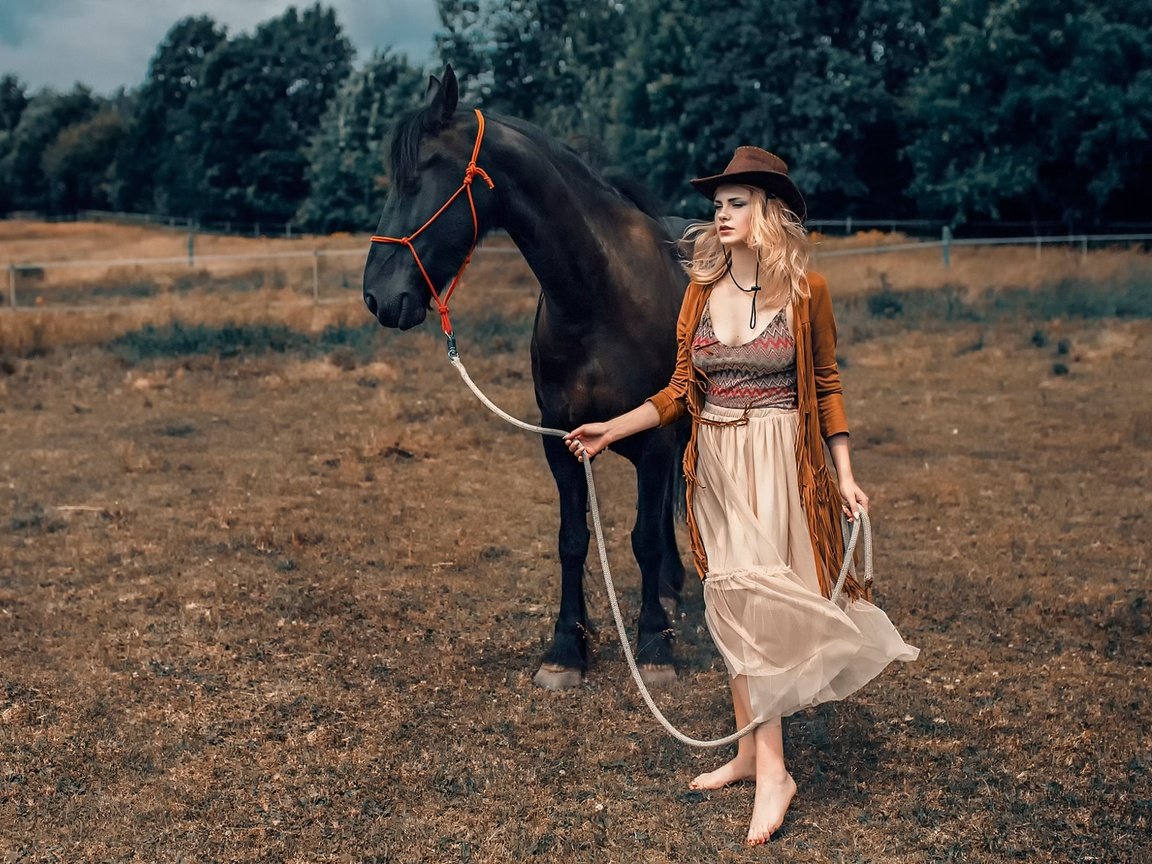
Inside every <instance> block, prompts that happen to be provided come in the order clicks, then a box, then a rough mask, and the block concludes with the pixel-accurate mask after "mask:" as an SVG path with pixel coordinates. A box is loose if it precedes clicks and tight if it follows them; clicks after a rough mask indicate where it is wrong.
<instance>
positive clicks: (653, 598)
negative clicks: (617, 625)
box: [632, 430, 684, 684]
mask: <svg viewBox="0 0 1152 864" xmlns="http://www.w3.org/2000/svg"><path fill="white" fill-rule="evenodd" d="M675 460H676V449H675V446H674V442H673V438H672V435H671V434H670V432H667V431H664V430H661V431H659V432H652V433H650V434H649V435H648V436H645V440H644V441H643V442H642V444H641V446H640V448H639V451H638V452H637V453H636V454H635V459H634V460H633V461H634V462H635V465H636V524H635V526H634V527H633V529H632V552H633V554H634V555H635V556H636V563H637V564H639V565H640V580H641V581H640V584H641V595H640V618H639V621H638V622H637V628H636V629H637V631H638V634H639V635H638V636H637V644H636V664H637V665H638V666H639V667H640V675H641V677H642V678H643V679H644V681H645V682H646V683H648V684H664V683H667V682H669V681H673V680H675V678H676V667H675V666H674V665H673V657H672V638H673V631H672V628H671V626H670V625H669V622H668V615H667V613H666V612H665V609H664V606H663V605H662V604H661V602H660V595H661V588H662V587H664V588H665V590H667V588H669V587H672V586H670V585H665V583H668V582H672V583H673V584H674V586H675V588H676V589H677V591H676V599H677V600H679V590H678V589H679V587H680V584H682V583H683V581H684V568H683V565H682V564H681V562H680V560H679V554H678V553H677V552H676V544H675V540H674V539H672V538H669V536H668V531H669V530H670V529H671V527H672V526H671V520H670V514H669V511H670V509H671V503H672V502H671V487H672V465H673V464H674V462H675ZM670 539H671V542H669V540H670ZM669 547H671V549H669ZM670 554H671V555H672V556H675V557H674V560H668V559H669V555H670ZM677 572H678V574H679V578H678V579H677V578H676V577H675V576H674V575H672V574H676V573H677ZM670 575H671V578H670Z"/></svg>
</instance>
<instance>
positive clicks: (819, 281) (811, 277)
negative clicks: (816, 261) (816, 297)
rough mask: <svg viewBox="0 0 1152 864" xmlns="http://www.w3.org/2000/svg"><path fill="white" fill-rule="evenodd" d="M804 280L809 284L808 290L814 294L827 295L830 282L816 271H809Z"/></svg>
mask: <svg viewBox="0 0 1152 864" xmlns="http://www.w3.org/2000/svg"><path fill="white" fill-rule="evenodd" d="M804 278H805V280H807V282H808V290H809V291H811V292H812V293H816V292H817V291H821V292H824V293H827V291H828V280H827V279H825V278H824V277H823V275H821V274H820V273H817V272H816V271H815V270H809V271H808V272H807V273H805V274H804Z"/></svg>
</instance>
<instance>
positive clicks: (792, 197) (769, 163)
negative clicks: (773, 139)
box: [691, 147, 808, 222]
mask: <svg viewBox="0 0 1152 864" xmlns="http://www.w3.org/2000/svg"><path fill="white" fill-rule="evenodd" d="M691 182H692V185H693V186H695V187H696V191H698V192H699V193H700V194H701V195H703V196H705V197H706V198H711V197H712V196H714V195H715V194H716V189H717V187H719V186H724V185H725V184H729V183H732V184H735V185H737V186H755V187H756V188H757V189H763V190H764V191H765V192H767V193H768V194H769V195H771V196H772V197H773V198H779V199H780V200H781V201H783V202H784V206H786V207H787V208H788V209H789V210H791V211H792V212H793V213H795V214H796V215H797V216H799V217H800V221H801V222H803V221H804V220H805V218H807V216H808V208H807V207H806V206H805V204H804V196H803V195H801V194H800V190H799V189H797V188H796V184H795V183H793V182H792V178H791V177H789V176H788V165H787V164H786V163H785V162H784V160H783V159H781V158H780V157H779V156H777V155H776V154H775V153H769V152H768V151H767V150H762V149H761V148H759V147H737V148H736V152H735V153H733V154H732V161H731V162H729V163H728V167H727V168H725V169H724V173H723V174H713V175H712V176H711V177H697V178H696V179H695V180H693V181H691Z"/></svg>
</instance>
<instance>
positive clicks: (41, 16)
mask: <svg viewBox="0 0 1152 864" xmlns="http://www.w3.org/2000/svg"><path fill="white" fill-rule="evenodd" d="M310 5H312V0H301V2H296V3H292V2H289V0H0V75H3V74H5V73H9V72H11V73H15V74H16V76H17V77H18V78H19V79H20V80H21V81H22V82H23V83H24V85H25V86H26V87H28V88H29V89H31V90H36V89H39V88H40V87H52V88H55V89H57V90H67V89H70V88H71V87H72V85H73V84H74V83H76V82H77V81H79V82H81V83H82V84H86V85H88V86H89V87H91V88H92V89H93V90H94V91H96V92H97V93H102V94H108V93H111V92H112V91H113V90H115V89H116V88H117V87H121V86H124V87H135V86H137V85H139V84H141V83H143V81H144V75H145V74H146V73H147V71H148V61H149V60H150V59H151V58H152V55H153V54H154V53H155V51H156V48H157V47H158V46H159V44H160V41H161V40H162V39H163V38H164V35H165V34H166V33H167V32H168V31H169V30H170V29H171V28H172V25H173V24H175V23H176V22H177V21H179V20H180V19H181V18H184V17H186V16H188V15H209V16H211V17H212V18H213V19H215V20H216V21H217V22H218V23H220V24H223V25H224V26H225V27H227V28H228V33H229V35H235V34H236V33H239V32H242V31H243V32H251V30H252V28H253V27H254V26H255V25H257V24H259V23H260V22H262V21H267V20H268V19H269V18H275V17H277V16H278V15H280V14H281V13H283V12H284V10H285V9H287V8H288V7H289V6H295V7H296V8H297V9H303V8H306V7H307V6H310ZM322 5H325V6H331V7H332V8H334V9H335V10H336V17H337V19H338V20H339V21H340V24H341V26H342V27H343V28H344V33H345V35H346V36H347V37H348V38H349V39H350V40H351V41H352V44H353V45H354V46H355V47H356V52H357V55H356V56H357V60H358V61H363V60H364V59H365V58H366V57H368V56H369V55H370V54H371V53H372V51H373V49H376V48H381V49H382V48H387V47H391V48H392V49H393V51H394V52H396V53H400V54H407V55H408V59H409V60H411V61H412V62H413V63H414V64H415V65H417V66H421V67H422V66H424V65H425V64H427V63H428V62H429V61H430V60H431V57H432V50H433V47H434V46H433V34H434V33H435V32H436V30H437V29H438V28H439V19H438V18H437V17H436V3H435V0H324V3H323V4H322Z"/></svg>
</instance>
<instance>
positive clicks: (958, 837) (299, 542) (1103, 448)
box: [0, 298, 1152, 864]
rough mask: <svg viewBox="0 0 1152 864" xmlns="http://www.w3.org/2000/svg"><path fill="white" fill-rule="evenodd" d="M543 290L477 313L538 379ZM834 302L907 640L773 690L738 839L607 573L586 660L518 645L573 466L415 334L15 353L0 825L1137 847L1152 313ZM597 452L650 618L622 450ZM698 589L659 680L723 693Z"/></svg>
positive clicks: (550, 573) (14, 849) (892, 847)
mask: <svg viewBox="0 0 1152 864" xmlns="http://www.w3.org/2000/svg"><path fill="white" fill-rule="evenodd" d="M530 306H531V300H530V298H528V299H526V300H525V301H524V302H522V303H520V304H518V305H517V304H511V306H510V308H509V312H508V314H509V316H510V318H511V319H512V320H513V321H514V323H515V322H519V324H517V326H516V327H513V328H512V329H511V332H512V334H513V335H512V336H510V337H508V338H506V339H504V340H503V341H502V342H501V345H502V346H503V348H504V349H506V350H501V346H500V345H498V346H496V347H493V345H491V344H489V345H487V346H485V348H484V350H480V349H479V346H476V345H475V343H470V342H469V337H468V333H467V332H466V331H465V330H463V329H461V347H462V350H463V352H464V359H465V361H466V362H467V363H468V364H469V369H470V371H471V372H472V374H473V377H475V378H476V379H477V380H478V381H479V382H480V383H481V384H482V385H484V386H485V387H486V388H487V389H489V390H490V392H491V395H492V396H493V397H494V398H495V399H496V400H497V401H498V402H499V403H501V404H502V405H504V406H505V407H506V408H508V409H509V410H511V411H512V412H513V413H516V414H518V415H520V416H524V417H528V418H532V417H533V415H534V406H533V402H532V396H531V382H530V380H529V375H528V370H527V359H526V351H525V348H524V341H523V338H522V335H517V334H522V331H523V327H522V326H520V325H522V324H523V321H524V320H526V318H527V316H528V314H529V310H530ZM428 327H429V328H431V327H432V325H431V324H429V325H428ZM1037 328H1042V330H1043V334H1042V335H1043V338H1034V330H1036V329H1037ZM842 330H843V336H844V339H843V343H844V344H843V346H842V350H841V356H842V358H843V360H844V361H845V363H844V377H845V382H846V387H847V390H848V394H849V409H850V416H851V418H852V419H853V442H854V445H853V446H854V453H855V456H854V459H855V463H856V467H857V474H858V475H859V477H860V479H861V480H862V482H863V483H864V485H865V488H866V489H867V490H868V491H869V493H870V495H871V496H872V498H873V499H874V514H875V515H874V522H875V531H876V544H877V556H878V592H877V597H878V602H880V604H881V605H882V606H884V607H885V609H886V610H887V611H888V613H889V614H890V616H891V617H892V619H893V620H894V621H895V622H896V623H897V625H898V626H899V627H900V629H901V630H902V632H903V633H904V634H905V636H906V638H907V639H908V640H909V641H910V642H912V643H913V644H916V645H918V646H920V648H921V649H922V652H923V653H922V655H921V658H920V660H919V661H918V662H917V663H915V664H911V665H908V666H902V667H899V668H892V669H890V670H888V671H887V672H885V674H884V675H882V676H881V677H880V678H879V679H877V680H876V681H875V682H873V683H872V684H871V685H869V686H868V687H867V688H866V689H865V690H864V691H862V692H861V693H859V694H857V695H856V696H854V697H852V698H851V699H850V700H848V701H846V702H843V703H838V704H833V705H826V706H822V707H820V708H818V709H814V710H810V711H806V712H804V713H802V714H799V715H797V716H795V717H793V718H791V719H790V720H788V721H786V726H785V728H786V735H787V741H788V755H789V758H790V763H791V766H792V771H793V773H794V775H795V776H796V779H797V782H798V783H799V786H800V794H799V796H798V798H797V799H796V801H795V803H794V805H793V807H792V810H791V813H790V815H789V817H788V821H787V823H786V826H785V829H784V831H783V832H782V834H781V835H780V836H779V837H778V839H776V840H774V841H773V842H772V843H771V844H770V845H769V846H767V847H765V848H761V849H755V850H748V849H745V848H743V847H742V846H741V842H740V841H741V840H742V838H743V836H744V832H745V830H746V820H747V818H748V816H749V813H750V810H751V803H752V788H751V787H750V786H741V787H737V788H731V789H727V790H724V791H721V792H716V793H709V794H704V793H698V792H691V791H688V789H687V786H686V784H687V782H688V780H689V779H690V778H691V777H692V776H694V775H695V774H696V773H698V772H699V771H701V770H704V769H707V768H708V767H710V766H712V765H713V764H714V763H715V762H716V761H717V760H718V759H722V758H725V756H724V753H725V751H720V752H719V753H717V752H715V751H706V752H698V751H693V750H690V749H688V748H686V747H684V746H682V745H680V744H678V743H677V742H675V741H674V740H672V739H671V738H669V737H668V736H667V735H665V734H664V733H663V732H662V731H661V730H660V729H659V728H658V727H657V726H656V724H655V723H654V721H653V720H652V719H651V718H650V717H649V716H648V714H647V713H646V709H645V708H644V705H643V703H642V702H641V700H640V699H639V697H638V695H637V693H636V692H635V689H634V686H633V684H632V682H631V679H630V678H629V676H628V673H627V669H626V666H625V664H624V662H623V659H622V655H621V652H620V648H619V646H618V645H617V644H615V643H614V641H613V638H614V637H613V631H612V627H611V621H610V619H609V613H608V609H607V603H606V599H605V596H604V589H603V587H602V585H598V584H597V583H596V582H595V580H593V581H592V582H591V583H590V585H589V589H588V593H589V602H590V605H591V608H592V610H593V615H594V616H595V618H596V621H597V623H598V625H599V640H598V644H597V647H596V652H595V662H594V665H593V667H592V669H591V670H590V673H589V676H588V680H587V683H586V684H585V686H584V687H582V688H580V689H577V690H575V691H571V692H566V693H549V692H543V691H541V690H538V689H536V688H534V687H533V686H532V683H531V674H532V672H533V671H534V669H535V666H536V663H537V661H538V659H539V656H540V654H541V653H542V650H543V648H544V645H545V641H546V639H547V637H548V636H549V635H550V632H551V627H552V616H553V614H554V609H555V605H556V603H557V600H558V582H559V578H558V566H557V561H556V552H555V548H554V538H555V533H556V527H557V516H556V512H555V506H554V504H555V491H554V489H553V488H552V485H551V480H550V477H549V475H548V473H547V469H546V467H545V464H544V460H543V458H542V454H541V452H540V447H539V443H538V442H537V441H535V440H533V439H532V438H531V437H530V436H528V435H526V434H524V433H521V432H518V431H516V430H515V429H512V428H511V427H507V426H505V425H502V424H501V423H500V422H499V421H497V420H496V419H494V418H492V417H491V416H490V415H488V414H487V413H486V411H485V410H484V409H483V408H482V407H481V406H480V405H478V404H477V403H475V402H474V401H473V400H472V398H471V397H470V395H469V394H468V393H467V392H466V391H465V390H464V388H463V385H462V384H461V383H460V382H459V380H458V379H457V377H456V375H455V373H454V372H453V371H452V369H451V368H450V367H449V365H448V364H447V362H445V360H444V357H443V348H442V345H441V342H440V340H439V339H437V338H436V337H434V336H432V335H431V334H430V333H427V332H425V333H409V334H391V333H383V332H381V333H380V334H379V337H378V340H377V344H376V350H375V356H374V358H373V360H372V361H371V362H367V361H362V360H361V361H357V360H354V359H352V358H351V357H349V356H347V355H346V354H340V355H338V356H336V355H334V356H332V357H329V358H324V357H321V358H315V359H308V358H307V357H304V356H297V355H291V354H289V355H265V356H257V357H249V356H239V357H235V358H231V359H218V358H212V357H191V358H184V359H173V360H161V361H153V362H148V363H136V364H128V363H126V362H124V361H123V360H121V359H118V358H117V357H116V356H115V355H113V354H112V353H110V352H108V351H107V350H104V349H101V348H98V347H88V348H84V347H81V348H71V349H59V350H56V351H52V352H50V353H49V354H48V355H47V356H43V357H36V358H32V359H11V360H6V361H4V363H3V368H2V371H0V425H2V428H3V445H2V447H3V449H2V450H0V682H2V684H3V690H2V691H0V860H3V861H13V862H15V861H36V862H47V861H60V862H78V861H85V862H87V861H93V862H94V861H125V862H127V861H139V862H192V861H196V862H209V861H221V862H223V861H290V862H313V861H315V862H329V861H331V862H343V861H357V862H359V861H367V862H378V864H381V862H506V861H513V860H516V861H549V862H550V861H564V862H568V861H579V862H584V861H587V862H637V861H643V862H696V861H719V862H735V861H760V860H766V861H781V862H783V861H788V862H813V864H815V862H926V861H932V862H935V861H957V862H999V861H1039V862H1048V861H1053V862H1056V861H1059V862H1085V861H1093V862H1145V861H1149V860H1152V833H1150V832H1152V740H1150V739H1152V699H1150V695H1152V690H1150V686H1149V685H1150V677H1152V676H1150V668H1149V664H1150V662H1152V651H1150V650H1149V649H1150V646H1152V632H1150V628H1152V611H1150V610H1152V606H1150V603H1149V594H1150V589H1149V582H1148V576H1149V569H1150V568H1149V540H1150V539H1152V523H1150V521H1149V519H1150V517H1149V515H1148V511H1149V505H1150V504H1152V495H1150V493H1149V489H1150V485H1152V458H1150V453H1149V451H1150V449H1152V432H1150V431H1149V430H1150V429H1152V399H1150V398H1149V397H1150V396H1152V387H1150V386H1149V384H1148V382H1149V380H1152V353H1150V352H1149V351H1148V350H1147V346H1148V344H1149V339H1150V338H1152V323H1150V322H1149V321H1148V320H1135V321H1124V320H1116V319H1102V320H1095V321H1064V322H1062V323H1061V322H1042V323H1040V324H1036V325H1033V324H1028V323H1026V322H1011V323H1010V322H1006V323H1000V324H979V323H957V324H953V325H949V326H948V327H947V328H944V327H940V328H935V329H932V330H918V329H908V328H905V327H902V326H901V325H900V324H899V322H878V323H867V324H861V325H860V326H852V325H851V323H850V322H849V323H848V325H847V326H845V327H843V328H842ZM1034 342H1043V343H1044V344H1043V345H1037V344H1034ZM1058 346H1059V347H1058ZM1061 352H1062V353H1061ZM1057 363H1059V364H1062V367H1063V370H1066V372H1067V374H1057V372H1056V371H1054V370H1056V369H1057V367H1056V366H1055V364H1057ZM597 477H598V480H599V486H600V495H601V498H602V500H603V501H604V504H605V506H606V511H607V513H606V521H607V523H608V525H609V526H611V527H610V547H611V548H610V555H611V557H612V561H613V565H614V568H615V573H616V577H617V583H618V584H619V585H620V587H621V590H622V594H623V597H622V600H623V603H624V606H625V609H626V614H627V615H628V617H629V620H631V617H632V616H633V615H634V614H635V601H636V595H637V591H636V582H637V576H636V571H635V566H634V564H633V563H632V562H631V560H630V558H629V556H628V554H627V547H628V543H627V538H628V530H629V526H630V517H629V510H630V507H631V505H632V500H633V499H632V496H633V492H632V488H631V472H630V470H629V469H628V468H627V466H626V465H625V464H624V463H623V462H622V460H620V459H618V458H616V457H614V456H609V457H607V458H604V459H600V460H598V462H597ZM594 569H595V568H594ZM690 588H691V590H690V591H689V593H688V597H687V599H686V603H685V606H684V610H683V617H682V618H681V619H680V620H679V621H678V622H677V623H676V628H677V631H678V637H679V638H678V641H677V648H676V650H677V653H678V657H679V660H680V680H679V682H678V683H676V684H675V685H673V686H671V687H669V688H668V689H667V690H665V691H663V692H662V693H661V694H660V695H659V697H658V698H659V699H660V701H661V704H662V705H663V706H664V709H665V711H666V712H667V713H668V714H669V715H670V716H671V717H672V718H673V719H674V720H675V721H676V722H677V723H679V724H680V725H681V726H682V727H683V728H684V729H685V730H686V731H688V732H689V733H691V734H695V735H699V736H713V735H719V734H724V733H726V732H728V731H730V728H731V723H732V721H731V718H730V714H729V707H728V699H727V691H726V682H725V675H724V670H723V664H722V662H721V661H720V660H719V658H718V656H717V655H716V653H715V651H714V649H713V648H712V646H711V643H710V641H709V639H708V636H707V633H706V632H705V631H704V630H703V620H702V606H701V599H700V592H699V587H698V586H697V585H692V586H690Z"/></svg>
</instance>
